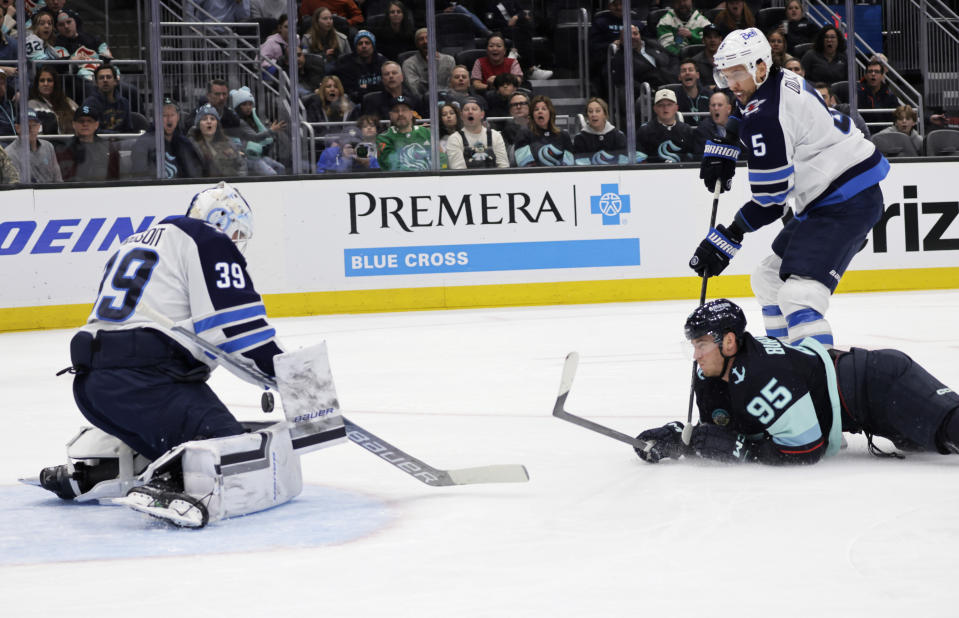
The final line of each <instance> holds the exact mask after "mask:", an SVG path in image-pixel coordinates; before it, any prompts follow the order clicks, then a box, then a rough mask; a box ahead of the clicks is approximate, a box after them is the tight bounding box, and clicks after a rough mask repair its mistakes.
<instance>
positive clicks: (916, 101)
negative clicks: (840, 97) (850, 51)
mask: <svg viewBox="0 0 959 618" xmlns="http://www.w3.org/2000/svg"><path fill="white" fill-rule="evenodd" d="M806 13H807V15H808V16H809V18H810V19H812V20H813V21H816V22H818V23H820V24H839V27H840V29H842V31H843V32H846V33H847V38H848V31H849V27H848V25H847V23H846V22H845V20H843V19H842V17H841V16H840V15H839V14H838V13H836V12H834V11H833V10H832V9H831V8H830V7H829V6H827V5H826V4H825V3H824V2H822V0H809V1H808V6H807V10H806ZM852 43H854V44H855V46H856V47H855V49H856V66H857V67H858V68H859V69H860V70H859V71H858V73H863V72H865V69H866V64H867V63H868V62H869V59H870V58H871V57H873V56H874V55H876V54H877V53H879V52H878V51H877V50H874V49H873V48H872V47H871V46H870V45H869V43H867V42H866V40H865V39H864V38H863V37H861V36H859V33H853V42H851V43H850V44H852ZM899 68H901V67H899ZM886 83H887V84H888V85H889V88H890V89H891V90H892V91H893V92H894V93H895V94H896V96H898V97H899V99H900V100H901V101H902V102H903V103H904V104H905V105H909V106H911V107H914V108H915V109H916V113H917V115H918V116H919V127H918V128H919V133H921V134H924V133H925V131H924V124H925V113H924V101H923V97H922V94H920V93H919V91H918V90H916V89H915V88H913V86H912V84H910V83H909V81H907V80H906V78H905V77H903V75H902V74H901V73H900V72H899V71H898V70H897V69H896V67H894V66H892V64H891V63H889V64H887V66H886ZM855 96H856V84H849V98H850V99H852V98H853V97H855ZM866 111H867V112H868V110H866ZM859 112H860V113H862V112H863V110H859Z"/></svg>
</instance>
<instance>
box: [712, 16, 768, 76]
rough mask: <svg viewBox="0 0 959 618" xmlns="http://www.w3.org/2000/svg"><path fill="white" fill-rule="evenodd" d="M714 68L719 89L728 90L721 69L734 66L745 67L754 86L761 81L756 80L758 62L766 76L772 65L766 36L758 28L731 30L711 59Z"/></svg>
mask: <svg viewBox="0 0 959 618" xmlns="http://www.w3.org/2000/svg"><path fill="white" fill-rule="evenodd" d="M713 61H714V62H715V63H716V68H715V69H714V70H713V77H714V78H715V80H716V85H717V86H718V87H719V88H728V87H729V83H728V81H727V80H726V76H725V75H723V69H731V68H733V67H736V66H740V65H742V66H744V67H746V72H747V73H749V74H750V75H751V76H752V78H753V81H754V82H755V83H756V86H759V85H760V84H761V83H762V81H765V79H763V80H762V81H760V80H758V79H756V65H757V63H758V62H759V61H762V62H764V63H765V64H766V70H767V73H766V75H769V73H768V70H769V69H770V68H771V67H772V65H773V50H772V48H771V47H770V46H769V41H767V40H766V36H765V35H764V34H763V33H762V32H761V31H760V30H759V29H758V28H746V29H745V30H733V31H732V32H730V33H729V34H728V35H727V36H726V38H725V39H723V42H722V43H721V44H720V46H719V49H717V50H716V54H715V55H714V57H713Z"/></svg>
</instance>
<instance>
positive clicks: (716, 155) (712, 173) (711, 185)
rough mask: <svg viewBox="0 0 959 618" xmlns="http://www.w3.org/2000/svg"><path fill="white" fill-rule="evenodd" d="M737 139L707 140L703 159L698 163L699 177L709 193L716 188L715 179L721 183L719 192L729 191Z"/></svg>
mask: <svg viewBox="0 0 959 618" xmlns="http://www.w3.org/2000/svg"><path fill="white" fill-rule="evenodd" d="M738 141H739V140H736V141H733V140H732V139H728V138H724V137H718V138H716V139H715V140H707V142H706V148H705V150H703V160H702V162H700V164H699V177H700V178H702V179H703V182H704V183H705V184H706V189H707V190H708V191H709V192H710V193H712V192H713V191H715V190H716V182H717V181H718V182H719V183H720V185H721V188H720V192H722V191H729V189H730V188H731V187H732V184H733V176H735V175H736V160H737V159H738V158H739V146H738Z"/></svg>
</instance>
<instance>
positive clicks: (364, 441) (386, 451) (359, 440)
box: [347, 431, 439, 485]
mask: <svg viewBox="0 0 959 618" xmlns="http://www.w3.org/2000/svg"><path fill="white" fill-rule="evenodd" d="M347 435H348V436H349V438H350V440H352V441H353V442H354V443H356V444H359V445H360V446H362V447H363V448H365V449H366V450H368V451H369V452H371V453H373V454H374V455H379V456H380V457H381V458H382V459H385V460H386V461H388V462H390V463H391V464H393V465H394V466H396V467H397V468H399V469H401V470H403V471H404V472H407V473H409V474H411V475H413V476H414V477H419V478H420V479H421V480H422V481H423V482H424V483H426V484H427V485H432V484H433V483H435V482H436V481H438V480H439V477H437V476H436V475H434V474H430V473H429V472H427V471H426V470H424V469H423V467H422V466H420V465H419V464H417V463H416V462H414V461H412V460H410V459H409V458H408V457H405V456H403V454H402V453H397V452H396V451H394V450H392V449H391V448H390V447H388V446H386V445H385V444H382V443H380V442H377V441H376V440H374V439H372V438H371V437H369V436H368V435H366V434H365V433H362V432H360V431H347Z"/></svg>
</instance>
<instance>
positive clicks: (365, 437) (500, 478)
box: [137, 303, 529, 486]
mask: <svg viewBox="0 0 959 618" xmlns="http://www.w3.org/2000/svg"><path fill="white" fill-rule="evenodd" d="M137 311H138V312H139V313H141V314H142V315H144V316H146V317H148V318H150V319H151V320H153V321H154V322H156V323H157V324H159V325H161V326H163V327H164V328H167V329H169V330H170V331H172V332H174V333H177V334H179V335H181V336H183V337H186V338H187V339H189V340H190V341H192V342H193V343H195V344H196V345H198V346H199V347H201V348H202V349H203V350H204V351H205V352H207V353H208V354H210V355H212V356H215V357H216V358H218V359H219V360H220V362H222V363H223V364H224V365H228V366H229V367H230V368H231V369H232V370H233V371H235V372H238V373H239V374H242V375H245V376H247V377H248V378H250V379H251V380H253V381H254V382H259V383H260V384H262V385H263V386H264V387H265V388H272V389H274V390H277V387H276V378H274V377H273V376H269V375H267V374H265V373H263V372H262V371H260V370H258V369H256V368H253V367H248V366H246V365H244V364H242V363H240V362H238V361H237V360H236V359H234V358H233V357H232V356H231V355H230V354H229V353H228V352H224V351H223V350H221V349H220V348H218V347H216V346H215V345H213V344H212V343H210V342H209V341H206V340H205V339H203V338H202V337H200V336H199V335H197V334H196V333H194V332H191V331H190V330H188V329H186V328H184V327H182V326H179V325H177V324H175V323H174V322H173V321H172V320H171V319H170V318H168V317H166V316H165V315H163V314H161V313H159V312H158V311H156V310H155V309H153V307H150V306H149V305H147V304H146V303H141V304H140V306H138V307H137ZM343 424H344V425H345V426H346V437H348V438H349V439H350V441H351V442H353V443H354V444H358V445H359V446H362V447H363V448H364V449H366V450H367V451H369V452H371V453H373V454H374V455H377V456H378V457H379V458H380V459H382V460H383V461H386V462H387V463H389V464H392V465H393V466H394V467H396V468H399V469H400V470H402V471H403V472H406V473H407V474H409V475H410V476H412V477H413V478H415V479H417V480H418V481H420V482H422V483H425V484H427V485H434V486H449V485H472V484H477V483H524V482H526V481H528V480H529V473H528V472H527V471H526V467H525V466H523V465H520V464H503V465H493V466H479V467H475V468H460V469H453V470H442V469H440V468H434V467H433V466H431V465H429V464H427V463H425V462H423V461H421V460H419V459H417V458H415V457H413V456H412V455H410V454H408V453H406V452H405V451H403V450H402V449H399V448H397V447H395V446H393V445H392V444H390V443H389V442H387V441H385V440H383V439H382V438H379V437H378V436H377V435H376V434H374V433H371V432H369V431H367V430H366V429H363V428H362V427H360V426H359V425H357V424H356V423H354V422H353V421H351V420H349V419H348V418H346V417H345V416H344V417H343Z"/></svg>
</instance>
